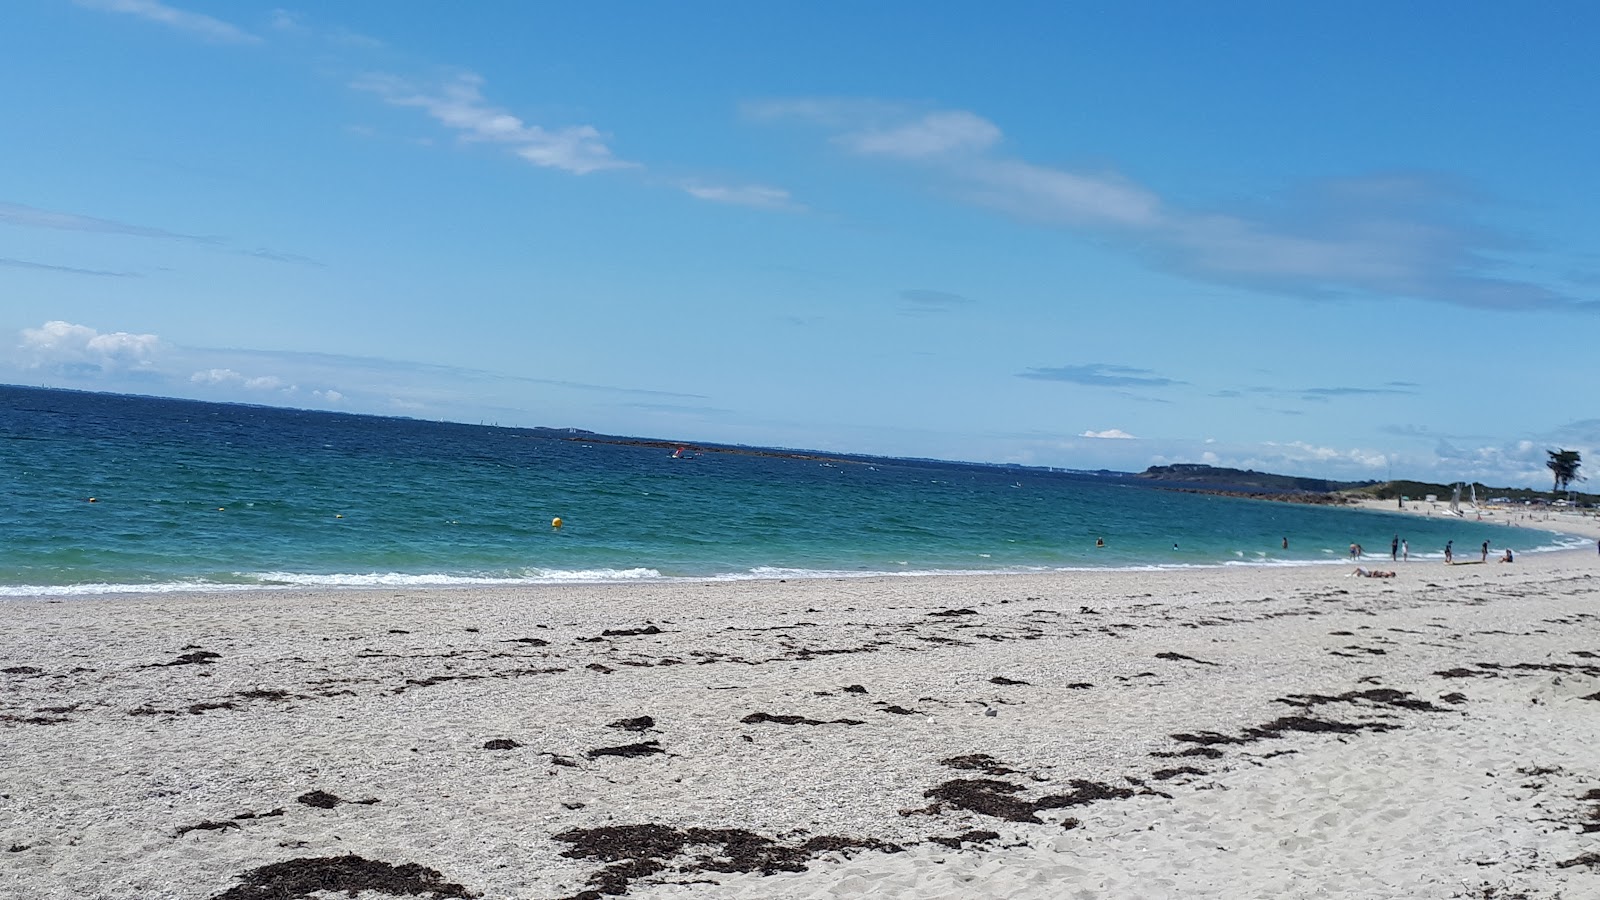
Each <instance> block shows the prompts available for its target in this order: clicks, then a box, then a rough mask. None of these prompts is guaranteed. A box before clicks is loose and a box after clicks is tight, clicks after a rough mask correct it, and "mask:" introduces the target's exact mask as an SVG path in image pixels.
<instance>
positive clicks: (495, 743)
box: [483, 738, 522, 750]
mask: <svg viewBox="0 0 1600 900" xmlns="http://www.w3.org/2000/svg"><path fill="white" fill-rule="evenodd" d="M521 746H522V745H521V744H519V743H517V742H516V741H514V740H512V739H510V738H494V739H492V740H487V741H484V742H483V749H485V750H515V749H517V748H518V747H521Z"/></svg>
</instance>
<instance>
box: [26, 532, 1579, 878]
mask: <svg viewBox="0 0 1600 900" xmlns="http://www.w3.org/2000/svg"><path fill="white" fill-rule="evenodd" d="M1519 524H1526V523H1519ZM1547 527H1560V528H1561V530H1565V531H1568V532H1573V533H1587V534H1590V536H1591V537H1595V536H1600V535H1597V532H1600V528H1596V527H1595V520H1594V519H1592V518H1591V519H1580V518H1577V517H1573V518H1572V520H1571V521H1559V522H1554V523H1550V524H1549V525H1548V526H1547ZM1585 528H1587V529H1589V531H1587V532H1585V531H1583V529H1585ZM1385 549H1387V548H1385ZM1470 558H1471V559H1473V560H1474V564H1470V565H1454V566H1446V565H1444V564H1442V563H1438V562H1416V561H1413V562H1411V563H1409V564H1405V565H1400V566H1390V565H1388V564H1387V559H1386V558H1385V559H1384V561H1383V564H1382V566H1381V567H1382V568H1393V569H1395V571H1396V575H1395V577H1393V578H1361V577H1352V573H1351V568H1352V567H1350V566H1305V567H1292V568H1248V567H1225V568H1215V569H1203V570H1185V571H1145V572H1130V571H1114V572H1101V573H1094V572H1080V573H1068V574H1058V575H1040V576H986V577H924V578H873V579H837V580H808V581H788V582H782V581H774V582H718V583H703V584H672V585H662V584H651V585H592V586H561V587H541V588H527V589H517V590H465V589H463V590H429V591H420V590H419V591H394V590H372V591H343V592H288V591H284V592H249V593H235V594H218V595H182V594H168V595H160V596H127V597H102V598H91V599H72V600H60V601H57V600H19V601H13V602H5V603H0V772H3V775H0V896H4V897H8V898H19V900H44V898H107V900H110V898H118V900H124V898H182V900H211V898H220V900H248V898H289V897H311V896H334V895H333V894H321V895H316V894H314V893H313V892H315V891H317V890H319V889H326V890H336V891H340V892H348V895H350V896H361V897H380V896H396V895H400V896H410V895H415V896H424V897H468V896H472V897H478V896H481V897H485V898H530V900H532V898H539V900H546V898H551V900H553V898H567V897H601V896H608V895H616V894H625V895H626V896H628V897H635V898H689V897H693V898H756V897H763V898H772V897H780V898H807V897H817V898H823V897H828V898H833V897H858V896H884V897H890V896H892V897H1008V898H1032V897H1039V898H1044V897H1052V898H1055V897H1085V898H1088V897H1094V898H1101V897H1108V898H1167V897H1170V898H1192V897H1217V898H1222V897H1229V898H1236V897H1372V898H1378V897H1416V898H1432V897H1439V898H1447V897H1474V898H1485V900H1487V898H1512V897H1527V898H1557V897H1560V898H1565V900H1574V898H1583V897H1600V754H1597V753H1596V751H1595V749H1594V747H1595V745H1596V743H1597V741H1600V577H1597V576H1600V556H1597V555H1596V552H1595V550H1594V549H1593V548H1592V547H1591V548H1590V549H1588V550H1587V551H1569V552H1561V553H1542V554H1525V555H1521V556H1519V557H1518V558H1517V561H1516V562H1515V563H1512V564H1509V565H1505V564H1496V563H1495V562H1494V561H1493V559H1494V558H1493V557H1491V561H1490V562H1489V563H1488V564H1477V563H1476V562H1475V560H1476V554H1472V555H1471V557H1470Z"/></svg>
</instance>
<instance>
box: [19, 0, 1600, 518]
mask: <svg viewBox="0 0 1600 900" xmlns="http://www.w3.org/2000/svg"><path fill="white" fill-rule="evenodd" d="M5 18H6V24H5V27H4V28H3V29H0V84H4V85H5V87H4V88H3V89H0V91H3V96H4V104H3V106H0V109H3V110H4V113H3V115H0V381H5V382H11V383H18V384H48V385H51V386H56V387H73V388H83V389H89V390H109V391H126V392H134V393H148V394H159V395H166V396H184V397H195V398H200V399H208V400H227V401H243V402H252V403H266V404H274V405H284V406H297V407H309V408H325V409H338V410H346V411H352V412H373V413H381V414H389V415H408V416H415V417H419V418H435V419H450V420H456V421H466V422H480V421H481V422H497V423H499V424H502V425H546V426H554V427H579V428H588V429H592V430H595V431H603V432H610V433H620V434H635V435H647V436H657V437H665V438H669V439H681V440H690V441H692V440H704V441H723V442H736V443H746V444H759V445H773V446H787V447H803V448H814V449H825V450H835V451H851V452H862V453H877V454H887V455H897V456H899V455H904V456H924V457H938V458H947V459H964V460H977V461H988V462H1018V463H1025V464H1031V465H1053V466H1067V467H1075V468H1100V467H1106V468H1114V469H1123V470H1139V469H1143V468H1144V467H1145V466H1147V465H1151V464H1155V463H1166V462H1212V463H1215V464H1218V465H1235V466H1241V467H1251V468H1257V469H1264V470H1270V471H1278V472H1289V473H1297V474H1311V475H1321V476H1329V477H1340V478H1380V479H1381V478H1388V477H1390V476H1391V475H1392V476H1393V477H1417V478H1429V479H1437V480H1454V479H1469V478H1476V479H1480V480H1484V481H1488V482H1490V483H1504V484H1513V485H1524V484H1526V485H1532V486H1542V485H1547V484H1549V477H1548V473H1547V471H1546V470H1545V467H1544V460H1545V451H1546V450H1547V449H1553V448H1557V447H1565V448H1571V449H1577V450H1579V451H1580V452H1582V453H1583V455H1584V458H1585V459H1586V460H1590V459H1592V460H1594V461H1595V462H1594V465H1600V418H1596V415H1597V412H1596V409H1595V407H1594V405H1593V404H1592V402H1591V401H1590V395H1591V394H1592V391H1593V385H1594V382H1595V380H1596V378H1597V376H1600V364H1597V363H1596V362H1595V354H1594V350H1593V344H1594V335H1595V334H1596V333H1597V332H1600V227H1597V218H1596V213H1595V211H1594V198H1595V196H1596V193H1597V188H1600V175H1597V170H1596V168H1595V161H1596V160H1600V124H1597V123H1600V109H1597V107H1596V102H1595V100H1594V90H1593V86H1594V85H1595V84H1600V64H1597V62H1596V56H1595V54H1594V53H1593V45H1592V41H1591V40H1590V38H1592V36H1593V35H1594V34H1596V33H1597V32H1600V12H1596V11H1595V8H1594V7H1592V6H1590V5H1587V4H1580V3H1548V4H1535V5H1532V6H1529V5H1514V4H1487V3H1484V4H1465V5H1463V4H1448V3H1442V2H1440V3H1414V4H1390V3H1363V2H1357V3H1342V4H1325V5H1321V6H1312V5H1309V4H1273V3H1251V4H1243V3H1217V4H1158V3H1130V4H1120V5H1116V7H1115V8H1113V7H1112V5H1110V4H1054V3H1036V4H1035V3H1015V4H1006V5H1003V6H999V7H996V6H993V5H982V4H975V3H974V4H954V3H937V2H935V3H929V2H919V3H905V2H879V3H833V2H821V3H813V4H803V5H794V4H790V5H783V4H760V3H754V4H752V3H732V2H727V3H689V4H646V3H583V4H578V3H572V4H533V3H509V2H508V3H487V2H484V3H473V4H463V5H445V4H433V3H429V4H424V3H400V2H346V3H333V4H315V5H308V6H305V7H293V6H278V5H273V4H257V3H251V2H246V0H239V2H229V3H207V2H200V0H189V2H181V3H179V2H173V3H167V2H157V0H81V2H68V0H60V2H46V0H18V2H16V3H12V4H9V5H8V6H7V11H6V16H5Z"/></svg>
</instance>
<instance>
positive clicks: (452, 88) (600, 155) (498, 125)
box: [352, 72, 637, 175]
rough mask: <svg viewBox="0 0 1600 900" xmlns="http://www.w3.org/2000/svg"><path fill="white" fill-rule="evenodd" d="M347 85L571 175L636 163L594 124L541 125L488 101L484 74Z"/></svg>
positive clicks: (370, 78)
mask: <svg viewBox="0 0 1600 900" xmlns="http://www.w3.org/2000/svg"><path fill="white" fill-rule="evenodd" d="M352 87H354V88H355V89H356V90H360V91H366V92H368V93H372V94H376V95H377V96H378V97H379V98H381V99H382V100H383V101H384V102H385V103H388V104H390V105H391V106H401V107H414V108H417V109H421V110H422V111H424V112H426V113H427V114H428V115H429V116H431V117H432V118H433V119H434V120H435V121H437V122H438V123H439V124H441V125H444V126H445V127H446V128H449V129H452V130H453V131H455V132H457V133H458V134H459V135H460V137H461V139H462V140H464V141H473V142H476V141H482V142H487V143H493V144H501V145H504V146H505V147H507V148H508V149H509V150H510V151H511V153H512V154H514V155H515V156H517V157H520V158H521V159H523V160H526V161H527V162H529V163H532V164H533V165H536V166H542V167H546V168H552V169H560V170H562V171H564V172H571V173H573V174H575V175H587V174H588V173H590V172H598V171H601V170H604V169H624V168H634V167H636V166H637V164H636V163H630V162H626V161H624V160H620V159H617V158H616V157H615V156H613V155H612V152H611V148H610V147H608V146H606V143H605V139H604V136H603V135H602V134H601V133H600V132H599V130H597V129H595V128H594V127H593V126H590V125H569V126H566V127H562V128H554V129H550V128H544V127H542V126H539V125H530V124H528V123H526V122H524V121H523V120H522V119H520V118H518V117H516V116H514V115H512V114H510V113H508V112H506V111H505V110H503V109H500V108H498V107H496V106H493V105H492V104H490V103H489V102H488V101H487V100H485V99H484V97H483V92H482V90H481V88H482V87H483V78H481V77H480V76H478V75H475V74H472V73H470V72H467V73H462V74H459V75H457V76H455V77H454V78H452V79H450V80H449V81H447V82H445V83H443V84H441V85H437V86H434V87H431V88H420V87H417V86H415V85H413V84H411V83H410V82H408V81H406V80H404V79H401V78H397V77H395V76H392V75H382V74H374V75H366V76H364V77H362V78H359V79H357V80H356V81H355V82H354V83H353V84H352Z"/></svg>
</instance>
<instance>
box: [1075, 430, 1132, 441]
mask: <svg viewBox="0 0 1600 900" xmlns="http://www.w3.org/2000/svg"><path fill="white" fill-rule="evenodd" d="M1078 437H1086V438H1096V439H1099V440H1110V441H1135V440H1138V438H1136V437H1134V436H1133V435H1131V434H1129V433H1127V432H1126V431H1123V430H1122V429H1121V428H1108V429H1106V430H1105V431H1085V432H1084V433H1083V434H1080V435H1078Z"/></svg>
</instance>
